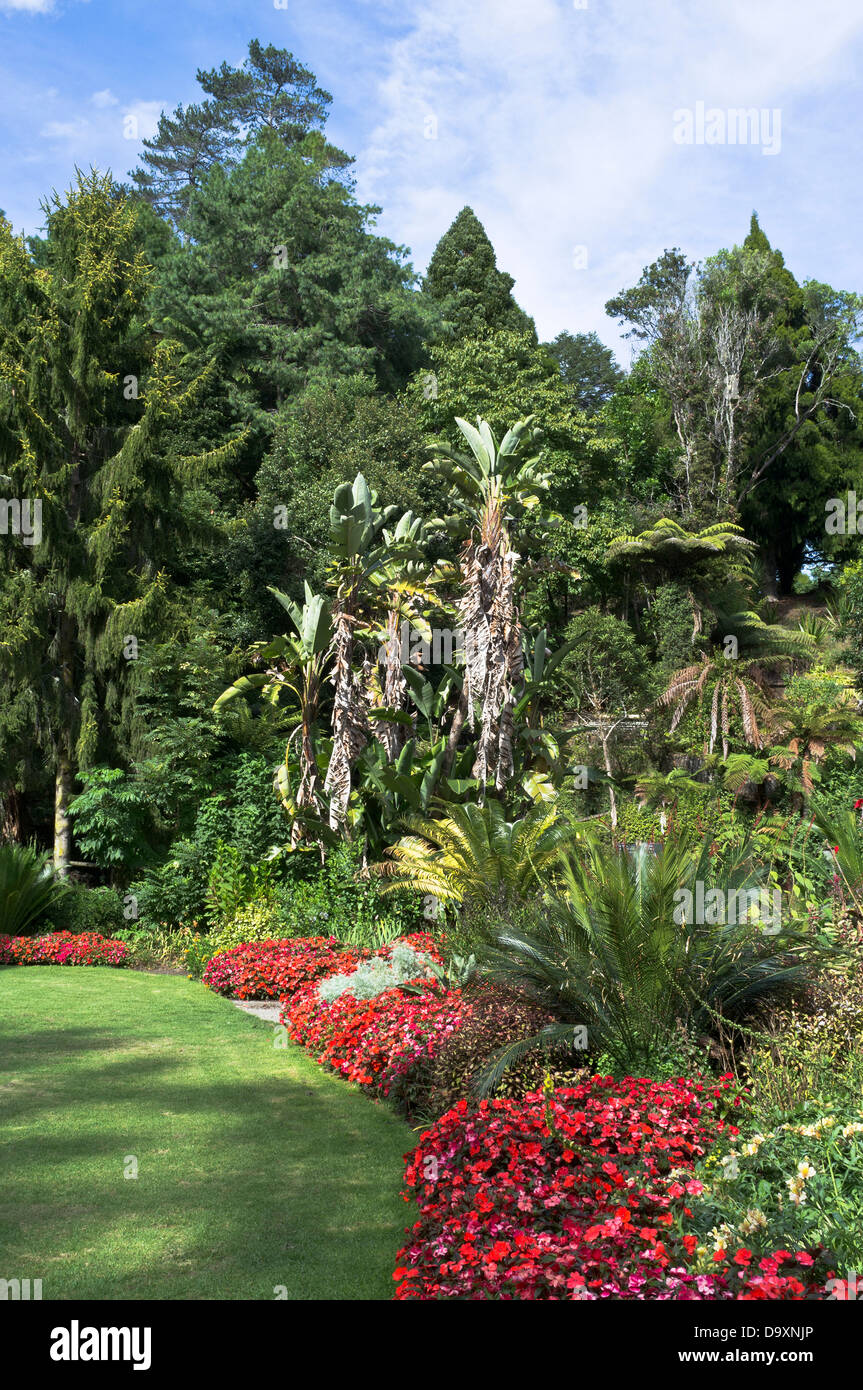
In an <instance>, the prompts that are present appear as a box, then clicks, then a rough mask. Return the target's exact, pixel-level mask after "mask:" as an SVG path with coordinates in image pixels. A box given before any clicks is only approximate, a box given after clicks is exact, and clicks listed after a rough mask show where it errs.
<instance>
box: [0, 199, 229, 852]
mask: <svg viewBox="0 0 863 1390" xmlns="http://www.w3.org/2000/svg"><path fill="white" fill-rule="evenodd" d="M45 213H46V218H47V231H48V234H47V246H45V247H44V248H43V249H44V258H43V259H44V264H43V266H41V267H39V266H37V265H35V264H34V262H33V260H32V259H31V257H30V256H29V255H28V253H27V249H26V247H25V245H24V243H23V241H22V240H18V239H16V238H15V237H13V235H12V231H11V228H10V227H9V226H8V224H6V223H4V224H2V225H0V380H2V381H4V382H5V383H6V384H7V389H6V390H5V392H4V393H3V396H2V400H0V473H2V474H3V475H5V476H4V480H3V481H4V485H5V487H6V489H7V500H8V499H11V500H12V501H13V502H14V503H17V505H18V507H19V508H20V509H21V511H20V515H21V516H22V517H23V516H24V514H25V508H26V509H27V516H28V521H29V523H30V525H29V527H25V526H24V524H23V522H22V524H21V525H20V526H19V528H18V530H19V534H17V535H12V534H9V535H5V534H4V535H0V571H1V572H2V585H0V592H2V603H0V677H2V688H3V702H4V708H5V710H6V711H7V712H10V713H9V714H7V715H2V716H0V723H2V722H6V721H7V718H9V717H12V718H14V716H16V715H17V716H20V714H21V711H22V710H24V709H29V711H30V714H31V718H32V725H31V740H32V741H33V742H38V744H39V745H40V746H41V747H42V749H43V750H44V753H45V754H46V755H47V760H48V762H49V764H50V767H51V770H52V773H53V777H54V784H55V814H54V858H55V865H56V867H57V869H58V871H59V872H60V873H65V872H66V869H67V866H68V862H69V856H70V848H71V828H70V823H69V814H68V808H69V802H70V800H71V797H72V790H73V779H74V776H75V773H76V771H77V770H79V769H81V768H87V767H90V766H92V765H93V763H94V761H96V760H97V759H98V757H99V754H100V752H101V751H102V750H103V749H104V746H105V738H106V735H107V731H108V726H109V724H110V721H111V719H112V717H116V715H117V714H118V711H119V708H120V705H121V703H122V699H123V692H124V688H125V687H126V686H127V685H128V679H129V670H130V660H131V658H133V657H134V655H135V654H136V646H135V644H136V643H137V641H138V640H140V639H141V637H143V636H144V635H145V634H146V633H147V632H148V631H151V630H152V629H153V627H154V625H156V624H157V623H158V621H159V619H160V616H161V615H162V614H163V613H164V612H165V610H166V608H167V604H168V600H169V588H170V585H169V578H168V574H167V569H166V560H167V557H168V556H169V555H170V553H171V551H172V549H173V548H175V547H176V545H177V537H178V533H180V534H182V532H183V530H184V528H185V526H186V521H185V517H184V509H183V500H182V491H181V483H182V481H183V479H184V478H186V479H189V478H193V477H194V476H195V475H196V473H197V472H199V471H200V470H201V469H202V468H203V467H204V464H202V463H201V462H200V461H193V460H185V461H182V462H181V461H179V460H177V459H176V458H175V457H173V455H172V453H171V448H170V442H171V441H170V431H171V427H172V424H173V422H175V421H176V420H178V419H179V418H180V417H181V415H182V414H183V412H184V411H185V410H187V409H188V406H189V403H190V401H191V400H192V399H193V398H194V395H195V394H196V392H197V391H200V390H201V388H202V386H203V384H204V381H205V379H206V377H204V378H200V377H199V378H198V379H197V380H196V381H195V382H193V383H192V384H191V385H190V386H186V387H183V386H182V375H183V368H182V364H181V362H180V356H181V354H180V350H179V348H178V345H177V344H176V343H171V342H168V341H166V340H163V341H161V342H160V341H158V340H157V338H156V335H155V334H154V333H153V330H152V328H151V327H150V325H149V324H148V323H147V321H146V319H145V317H144V310H143V306H144V302H145V299H146V296H147V292H148V289H149V281H150V275H151V272H150V268H149V266H148V265H147V263H146V260H145V258H144V255H143V253H142V251H141V250H140V246H139V237H138V234H137V231H136V211H135V207H134V205H133V203H132V202H130V200H129V199H128V198H126V197H125V196H124V195H123V194H122V193H121V192H119V191H118V190H117V188H116V186H115V185H114V184H113V182H112V180H111V179H110V176H101V175H99V174H97V173H91V174H90V175H83V174H81V173H79V174H78V179H77V184H76V186H75V187H74V188H73V189H72V190H71V191H70V192H69V194H68V195H67V198H66V200H65V201H63V200H61V199H60V198H59V197H58V196H57V195H54V197H53V199H52V200H51V202H50V203H49V204H47V205H46V206H45ZM217 461H218V460H213V459H210V460H208V461H207V462H208V465H209V464H212V463H214V462H217ZM22 504H23V505H22ZM28 529H29V531H30V533H31V534H30V535H29V538H28V536H27V534H26V532H27V530H28Z"/></svg>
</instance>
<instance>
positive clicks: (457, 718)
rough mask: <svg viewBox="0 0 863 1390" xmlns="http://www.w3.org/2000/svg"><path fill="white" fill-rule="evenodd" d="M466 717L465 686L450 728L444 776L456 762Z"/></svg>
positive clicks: (443, 769)
mask: <svg viewBox="0 0 863 1390" xmlns="http://www.w3.org/2000/svg"><path fill="white" fill-rule="evenodd" d="M466 719H467V696H466V695H465V693H464V688H462V689H461V690H460V691H459V697H458V704H457V705H456V707H455V711H454V713H453V717H452V724H451V725H450V730H449V738H448V739H447V741H446V752H445V753H444V759H443V765H442V767H441V772H442V773H443V775H444V777H449V775H450V773H451V772H452V766H453V763H454V762H455V755H456V751H457V749H458V741H459V739H460V738H461V731H462V729H463V728H464V724H465V720H466Z"/></svg>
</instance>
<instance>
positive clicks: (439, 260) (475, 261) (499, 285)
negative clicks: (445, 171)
mask: <svg viewBox="0 0 863 1390" xmlns="http://www.w3.org/2000/svg"><path fill="white" fill-rule="evenodd" d="M514 284H515V281H514V280H513V278H512V276H511V275H507V273H506V271H504V270H498V268H497V259H496V257H495V253H494V247H493V246H492V244H491V242H490V241H489V239H488V236H487V234H486V230H485V228H484V227H483V225H482V223H481V222H480V220H479V218H478V217H477V215H476V213H475V212H474V211H473V209H472V208H469V207H464V208H462V210H461V212H460V213H459V215H458V217H456V219H455V221H454V222H453V223H452V225H451V227H450V228H449V230H448V231H446V232H445V233H444V235H443V236H442V237H441V239H440V241H439V242H438V244H437V246H436V247H435V249H434V253H433V255H432V258H431V260H430V261H429V267H428V271H427V273H426V276H425V280H424V281H423V291H424V293H425V294H426V295H428V296H429V298H430V299H432V300H433V301H435V303H436V304H438V305H439V306H440V309H441V312H442V315H443V319H444V322H445V324H446V325H447V328H448V330H449V331H450V332H451V333H452V335H453V336H454V337H456V338H476V337H481V336H482V335H484V334H485V333H493V332H496V331H497V330H499V329H510V330H512V331H513V332H516V333H524V332H528V333H530V334H532V335H533V339H534V341H536V328H535V325H534V322H533V319H532V318H531V317H530V315H529V314H526V313H525V312H524V310H523V309H520V308H519V306H518V304H516V302H515V300H514V299H513V296H512V288H513V285H514Z"/></svg>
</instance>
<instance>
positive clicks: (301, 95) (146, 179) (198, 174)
mask: <svg viewBox="0 0 863 1390" xmlns="http://www.w3.org/2000/svg"><path fill="white" fill-rule="evenodd" d="M197 80H198V82H199V83H200V85H201V87H202V89H203V91H204V92H205V93H206V94H207V96H208V98H209V100H206V101H203V102H200V103H192V104H190V105H188V106H182V105H180V106H178V107H177V109H176V111H175V112H174V114H173V115H172V116H169V115H167V114H166V113H165V112H164V111H163V112H162V114H161V116H160V117H159V125H158V128H157V130H156V134H155V135H154V136H153V138H152V139H151V140H144V141H143V146H144V152H143V154H142V156H141V164H142V167H140V168H138V169H136V170H134V171H133V172H132V174H131V175H130V177H131V179H132V182H133V183H134V185H135V187H136V189H137V191H138V193H139V194H140V195H141V197H142V198H143V199H144V200H145V201H146V202H147V203H149V204H150V206H151V207H152V208H154V210H155V211H156V212H158V213H159V215H160V216H162V217H165V218H167V219H168V221H170V222H171V223H172V224H173V226H174V227H175V229H176V230H177V231H179V232H180V233H181V234H182V233H184V232H185V231H186V222H187V218H188V214H189V203H190V200H191V196H192V193H193V192H194V190H195V189H196V188H200V186H201V184H202V183H203V182H204V180H205V179H206V176H207V174H208V172H209V171H210V169H212V168H213V167H214V166H215V165H222V166H231V165H233V164H236V163H237V162H239V160H240V159H242V157H243V154H244V152H245V150H246V149H247V148H248V147H249V146H250V145H251V144H252V143H253V142H254V140H255V139H256V138H257V136H258V134H259V133H260V132H261V131H262V130H267V131H269V132H270V133H271V134H272V135H274V136H275V137H276V138H277V139H278V140H279V141H280V142H281V143H282V144H283V145H284V146H285V147H287V148H289V147H290V146H292V145H295V144H297V143H298V142H299V141H301V140H302V139H303V137H304V136H305V135H307V134H308V132H309V131H310V130H313V129H317V128H321V127H322V126H323V125H324V123H325V122H326V119H327V111H328V107H329V106H330V103H331V102H332V97H331V96H330V94H329V92H325V91H324V90H323V89H322V88H320V87H319V86H318V84H317V79H316V77H315V75H314V73H313V72H310V71H309V69H308V68H306V67H304V66H303V65H302V63H300V62H298V61H297V60H296V58H294V56H293V54H292V53H289V52H288V51H287V49H284V48H275V47H274V46H273V45H272V44H269V45H268V46H267V47H266V48H264V47H263V46H262V45H261V43H259V41H258V40H257V39H253V40H252V42H251V43H250V44H249V56H248V58H247V59H246V61H245V63H244V64H243V66H242V67H240V68H235V67H231V66H230V65H229V64H228V63H222V66H221V67H220V68H212V69H211V70H210V71H209V72H205V71H202V70H201V69H199V70H198V73H197ZM327 148H328V151H329V154H330V158H331V161H332V166H331V167H332V168H333V169H334V170H335V171H338V170H341V169H344V168H345V167H346V166H347V165H348V164H350V162H351V161H350V158H349V156H348V155H346V154H344V152H343V151H341V150H336V149H335V147H334V146H328V147H327Z"/></svg>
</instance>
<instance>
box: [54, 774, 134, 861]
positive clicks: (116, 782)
mask: <svg viewBox="0 0 863 1390" xmlns="http://www.w3.org/2000/svg"><path fill="white" fill-rule="evenodd" d="M80 780H81V782H82V783H83V786H84V790H83V792H81V793H80V795H78V796H76V797H75V800H74V801H73V802H72V803H71V804H70V806H69V814H70V815H71V817H72V820H73V823H74V826H75V839H76V840H77V842H78V847H79V849H80V850H81V852H82V854H84V855H86V857H87V858H88V859H89V860H90V861H91V862H92V863H93V864H96V865H97V866H98V867H99V868H100V869H124V870H131V869H134V868H137V867H138V866H139V865H141V864H142V863H145V862H146V861H147V859H148V858H149V857H150V846H151V844H152V836H153V815H152V804H151V801H150V798H149V796H148V795H147V791H146V789H145V788H144V787H143V786H142V785H141V784H140V782H137V781H135V779H134V778H132V777H130V776H129V775H128V774H127V773H125V772H123V771H122V769H121V768H114V767H96V768H93V769H92V770H91V771H90V772H82V773H81V779H80Z"/></svg>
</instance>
